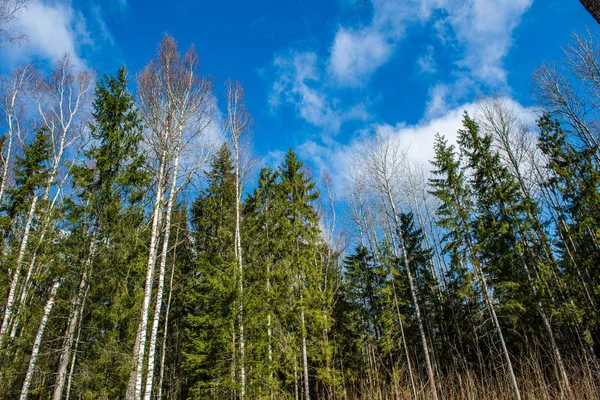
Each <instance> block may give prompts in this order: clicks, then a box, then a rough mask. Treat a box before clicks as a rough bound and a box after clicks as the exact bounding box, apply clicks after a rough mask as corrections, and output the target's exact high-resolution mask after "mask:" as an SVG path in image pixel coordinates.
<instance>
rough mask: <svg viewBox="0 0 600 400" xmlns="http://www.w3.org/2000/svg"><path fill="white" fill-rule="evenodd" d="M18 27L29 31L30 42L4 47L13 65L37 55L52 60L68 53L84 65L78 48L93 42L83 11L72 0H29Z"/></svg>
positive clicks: (18, 29) (16, 28) (18, 20)
mask: <svg viewBox="0 0 600 400" xmlns="http://www.w3.org/2000/svg"><path fill="white" fill-rule="evenodd" d="M15 31H16V32H22V33H24V34H26V35H27V38H28V43H25V44H22V45H20V46H7V47H4V48H3V49H2V56H3V58H4V59H5V62H6V61H8V63H9V64H12V65H15V64H19V63H23V62H27V61H31V60H35V59H41V60H43V61H47V62H50V63H53V62H54V61H56V60H57V59H59V58H60V57H62V56H63V55H64V54H65V53H69V54H71V56H72V60H73V63H74V64H75V65H76V66H77V67H83V66H84V65H85V63H84V61H83V60H82V59H81V58H80V56H79V52H78V49H79V47H80V46H81V45H91V44H92V40H91V38H90V35H89V32H88V29H87V26H86V21H85V18H84V16H83V14H82V13H80V12H77V11H76V10H74V9H73V7H72V5H71V4H70V3H58V2H54V3H49V2H42V1H40V0H33V1H30V2H29V3H28V5H27V9H26V10H23V12H21V13H20V14H19V16H18V18H17V20H16V21H15Z"/></svg>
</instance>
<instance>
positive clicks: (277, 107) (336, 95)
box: [0, 0, 598, 185]
mask: <svg viewBox="0 0 600 400" xmlns="http://www.w3.org/2000/svg"><path fill="white" fill-rule="evenodd" d="M360 2H361V0H330V1H324V0H321V1H317V0H297V1H296V0H268V1H252V2H249V1H240V0H238V1H233V0H223V1H206V0H202V1H198V0H196V1H193V0H186V1H171V2H164V1H163V2H159V1H135V0H106V1H103V2H95V1H91V0H74V1H47V0H30V5H29V8H28V10H27V11H26V12H24V13H23V14H22V15H21V16H20V18H19V21H17V25H18V26H19V27H20V28H22V29H23V30H24V31H25V32H26V33H27V34H28V36H29V44H27V45H23V46H20V47H13V48H4V49H2V50H1V54H0V57H1V58H0V63H1V64H2V65H1V67H2V69H3V70H4V71H7V70H9V69H10V68H12V67H14V66H16V65H18V64H20V63H24V62H27V61H31V60H36V61H37V62H39V63H41V64H51V63H52V61H53V60H55V59H56V58H58V57H59V56H60V55H62V54H63V53H64V52H70V53H72V54H73V56H74V58H75V60H76V62H77V63H79V65H81V66H86V67H89V68H93V69H95V70H96V71H97V73H99V74H103V73H114V72H115V71H116V70H117V68H118V67H119V66H121V65H126V66H127V68H128V69H129V71H130V72H131V73H136V72H137V71H139V70H140V69H141V68H142V67H143V66H144V65H145V64H146V63H147V62H148V60H149V59H150V58H152V57H153V56H154V55H155V52H156V46H157V44H158V42H159V41H160V39H161V36H162V35H163V33H165V32H167V33H169V34H171V35H172V36H173V37H174V38H175V39H176V40H177V41H178V42H179V44H180V47H181V49H182V50H184V49H186V48H187V47H188V46H189V45H190V44H192V43H193V44H195V46H196V49H197V51H198V53H199V56H200V59H201V62H202V66H203V71H204V73H205V74H208V75H211V76H213V77H214V78H215V79H216V80H215V92H216V93H215V94H216V95H217V97H218V98H220V99H221V100H220V105H221V107H222V106H223V103H222V94H223V91H224V90H223V89H224V82H225V81H226V80H227V79H229V78H231V79H233V80H239V81H240V82H241V83H242V85H243V86H244V87H245V89H246V92H247V106H248V109H249V111H250V112H251V114H252V115H253V118H254V133H253V142H254V148H255V151H256V153H257V155H258V156H259V157H260V158H261V160H262V163H263V164H272V163H275V162H277V161H279V160H280V159H281V155H282V154H283V152H285V151H286V150H287V148H289V147H294V148H295V149H296V150H297V151H298V152H299V153H300V155H301V156H302V157H303V158H304V159H305V160H307V162H308V164H309V165H310V166H311V168H312V169H313V170H314V171H315V173H316V174H320V173H322V172H323V171H324V170H327V171H328V172H329V173H331V174H332V175H333V176H334V179H335V180H336V182H337V184H338V185H343V177H344V176H345V174H346V173H347V169H348V157H349V154H351V153H352V152H353V149H354V147H355V145H356V143H358V142H359V141H361V140H366V139H368V138H369V137H370V136H371V135H373V134H375V132H379V131H386V132H389V133H390V134H393V135H396V136H398V137H399V138H401V139H402V140H404V141H405V142H406V144H407V146H410V152H411V153H412V154H413V155H414V156H415V157H416V158H417V159H419V160H421V161H426V160H427V159H428V158H430V156H431V141H432V137H433V135H434V134H435V133H436V131H440V132H441V133H446V134H449V135H452V134H453V132H455V130H456V129H457V128H458V125H459V122H460V115H461V113H462V110H463V109H471V108H472V104H473V102H475V101H476V100H477V99H479V98H481V97H484V96H486V95H490V94H496V95H499V96H503V97H506V98H507V99H508V100H509V101H510V102H512V103H513V104H514V107H515V108H516V109H517V110H518V111H519V112H522V113H526V112H527V110H528V109H529V107H531V106H533V103H532V100H531V94H530V79H531V74H532V72H533V70H534V69H536V68H537V67H539V66H540V63H541V62H542V60H550V61H553V60H554V61H559V60H560V59H561V57H562V53H561V48H560V47H561V46H565V45H567V44H568V41H569V39H570V35H571V33H572V32H573V31H578V32H583V31H584V30H585V28H586V26H587V27H590V28H591V29H592V30H594V31H597V30H598V26H597V24H596V23H595V21H594V20H593V19H592V18H591V17H590V16H589V15H588V14H587V12H586V11H585V10H584V9H583V7H582V6H581V5H580V3H579V1H577V0H545V1H541V0H493V1H492V0H464V1H460V0H422V1H413V0H368V2H367V4H366V6H364V7H357V5H358V4H359V3H360Z"/></svg>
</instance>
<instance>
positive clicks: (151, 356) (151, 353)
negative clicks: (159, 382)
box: [144, 149, 179, 400]
mask: <svg viewBox="0 0 600 400" xmlns="http://www.w3.org/2000/svg"><path fill="white" fill-rule="evenodd" d="M176 152H177V153H178V154H177V156H176V157H175V162H174V166H173V181H172V182H171V190H170V193H169V200H168V201H167V213H166V216H165V226H164V229H165V234H164V237H163V246H162V254H161V257H160V269H159V272H158V287H157V288H156V308H155V309H154V320H153V321H152V332H151V333H150V345H149V346H148V372H147V376H146V391H145V393H144V399H145V400H150V398H151V396H152V384H153V382H154V370H155V368H154V367H155V365H154V364H155V359H156V341H157V338H158V325H159V323H160V313H161V310H162V298H163V293H164V287H165V271H166V269H167V253H168V251H169V238H170V236H171V219H172V214H173V204H174V203H175V198H176V192H177V174H178V172H179V149H177V150H176Z"/></svg>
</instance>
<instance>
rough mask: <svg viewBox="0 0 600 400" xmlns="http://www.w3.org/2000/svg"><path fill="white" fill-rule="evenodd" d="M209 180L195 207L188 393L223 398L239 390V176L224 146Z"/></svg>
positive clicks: (189, 294) (187, 300)
mask: <svg viewBox="0 0 600 400" xmlns="http://www.w3.org/2000/svg"><path fill="white" fill-rule="evenodd" d="M206 179H207V188H206V189H205V190H203V191H202V192H201V193H200V196H199V197H198V198H197V199H196V201H195V202H194V205H193V207H192V210H191V223H192V235H193V236H192V237H193V241H194V246H195V252H196V254H197V256H196V260H195V266H194V268H193V270H192V271H191V273H190V275H189V276H188V278H187V279H186V289H185V290H184V293H185V298H184V302H185V305H186V306H185V310H186V312H187V318H186V328H185V329H186V332H187V334H188V335H189V340H188V341H187V343H186V344H185V347H184V350H183V351H184V357H185V366H184V369H185V371H186V372H187V374H188V384H187V388H186V389H185V390H184V395H185V396H188V397H190V398H225V397H227V396H230V393H232V392H234V391H235V390H236V389H237V387H236V385H235V383H236V379H235V374H236V370H235V367H236V365H235V337H236V336H235V334H236V331H235V324H236V321H237V319H236V310H237V309H236V306H235V301H236V294H237V291H236V287H237V286H236V278H235V277H236V272H235V271H236V260H235V255H234V247H233V243H234V242H233V241H234V207H235V201H236V199H235V176H234V174H233V165H232V162H231V153H230V151H229V150H228V149H227V147H226V145H223V146H222V147H221V149H220V150H219V152H218V153H217V155H216V156H215V157H214V158H213V160H212V162H211V166H210V170H209V171H208V172H207V173H206Z"/></svg>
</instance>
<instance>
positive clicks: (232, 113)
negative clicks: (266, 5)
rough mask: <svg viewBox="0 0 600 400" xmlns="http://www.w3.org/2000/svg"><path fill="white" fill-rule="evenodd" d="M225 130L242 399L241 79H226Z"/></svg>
mask: <svg viewBox="0 0 600 400" xmlns="http://www.w3.org/2000/svg"><path fill="white" fill-rule="evenodd" d="M226 121H227V122H226V133H227V137H228V138H229V140H230V142H231V146H232V147H233V154H232V155H233V165H234V171H235V172H234V173H235V199H236V200H235V238H234V242H235V251H234V254H235V258H236V262H237V268H238V277H237V278H238V291H239V297H238V330H239V346H240V385H241V391H240V399H242V400H243V399H244V398H245V396H246V366H245V357H246V356H245V351H246V349H245V338H244V264H243V256H242V239H241V233H240V225H241V221H240V218H241V216H240V204H241V202H242V189H243V187H242V184H243V181H242V180H243V176H242V172H243V171H241V164H240V163H241V161H240V147H241V146H242V141H243V140H244V139H245V138H244V136H245V135H247V134H248V131H249V129H250V124H251V120H250V115H249V114H248V112H247V111H246V107H245V105H244V89H243V88H242V86H241V85H240V84H239V83H233V82H231V81H229V82H228V83H227V117H226Z"/></svg>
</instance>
